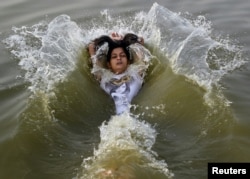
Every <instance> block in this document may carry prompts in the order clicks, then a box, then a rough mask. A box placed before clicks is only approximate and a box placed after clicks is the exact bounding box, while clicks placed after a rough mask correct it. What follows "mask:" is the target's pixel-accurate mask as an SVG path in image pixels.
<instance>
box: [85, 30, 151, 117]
mask: <svg viewBox="0 0 250 179" xmlns="http://www.w3.org/2000/svg"><path fill="white" fill-rule="evenodd" d="M143 44H144V40H143V38H141V37H138V36H137V35H135V34H132V33H128V34H126V35H125V36H124V37H123V36H122V35H119V34H117V33H112V35H111V37H109V36H101V37H99V38H97V39H95V40H93V41H92V42H91V43H90V44H89V45H88V51H89V54H90V56H91V58H90V59H91V63H92V65H93V68H92V73H93V74H94V75H95V77H96V79H97V80H98V81H99V82H100V86H101V88H102V89H103V90H104V91H105V92H106V93H108V94H109V95H110V96H111V97H112V98H113V100H114V103H115V107H116V114H121V113H123V112H129V108H130V104H131V101H132V99H133V98H134V96H136V94H137V93H138V91H139V90H140V89H141V87H142V84H143V79H144V76H145V72H146V69H147V67H148V62H149V60H150V58H151V54H150V52H149V51H148V50H147V49H146V48H145V47H144V46H143Z"/></svg>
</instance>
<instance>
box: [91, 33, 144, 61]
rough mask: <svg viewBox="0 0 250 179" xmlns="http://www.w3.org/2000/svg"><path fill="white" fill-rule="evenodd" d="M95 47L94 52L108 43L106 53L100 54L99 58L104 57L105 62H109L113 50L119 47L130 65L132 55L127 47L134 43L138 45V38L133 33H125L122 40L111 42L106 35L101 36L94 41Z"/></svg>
mask: <svg viewBox="0 0 250 179" xmlns="http://www.w3.org/2000/svg"><path fill="white" fill-rule="evenodd" d="M93 42H94V45H95V48H96V49H95V50H96V51H97V50H98V49H99V48H100V47H101V46H102V45H104V44H105V43H108V51H107V52H102V53H101V54H99V55H100V58H102V57H104V56H105V57H106V61H108V62H109V61H110V59H111V53H112V51H113V50H114V49H115V48H119V47H121V48H122V49H123V51H124V52H125V54H126V56H127V59H128V60H129V61H130V63H132V61H133V59H132V55H131V53H130V50H129V45H131V44H134V43H140V42H139V38H138V36H137V35H135V34H133V33H127V34H126V35H125V36H124V38H123V39H122V40H113V39H111V38H110V37H109V36H107V35H103V36H101V37H99V38H97V39H95V40H94V41H93Z"/></svg>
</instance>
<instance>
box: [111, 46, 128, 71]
mask: <svg viewBox="0 0 250 179" xmlns="http://www.w3.org/2000/svg"><path fill="white" fill-rule="evenodd" d="M128 65H129V63H128V58H127V56H126V54H125V52H124V50H123V49H122V48H121V47H118V48H115V49H113V51H112V52H111V57H110V61H109V62H108V67H109V68H110V69H111V71H113V72H114V73H115V74H121V73H123V72H124V71H126V69H127V67H128Z"/></svg>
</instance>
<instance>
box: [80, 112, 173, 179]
mask: <svg viewBox="0 0 250 179" xmlns="http://www.w3.org/2000/svg"><path fill="white" fill-rule="evenodd" d="M156 135H157V133H156V131H155V129H154V128H153V127H152V126H151V125H150V124H149V123H146V122H145V121H141V120H138V119H136V118H133V117H131V116H130V115H129V114H122V115H120V116H113V117H112V118H111V119H110V120H109V121H108V122H104V123H103V124H102V125H101V127H100V137H101V141H100V143H99V145H98V148H97V149H96V150H94V154H93V156H92V157H89V158H86V159H84V161H83V164H82V167H83V168H82V172H81V173H82V174H79V176H78V178H98V177H99V178H101V177H102V176H103V174H106V173H107V172H108V171H111V173H112V175H113V174H114V173H116V174H117V175H118V173H119V175H124V174H126V173H123V172H124V171H123V170H120V169H121V168H126V167H128V166H130V165H131V164H132V165H133V166H137V167H141V168H144V170H145V169H148V170H154V172H159V173H162V174H164V175H166V176H168V177H170V176H172V173H170V171H169V170H168V168H167V164H166V163H165V162H164V161H162V160H157V153H155V152H154V151H153V150H152V147H153V145H154V143H155V140H156ZM125 172H126V171H125ZM127 172H129V171H127ZM130 172H132V173H130V174H129V175H136V171H133V170H130ZM133 172H134V173H133Z"/></svg>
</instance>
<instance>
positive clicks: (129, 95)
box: [100, 66, 143, 114]
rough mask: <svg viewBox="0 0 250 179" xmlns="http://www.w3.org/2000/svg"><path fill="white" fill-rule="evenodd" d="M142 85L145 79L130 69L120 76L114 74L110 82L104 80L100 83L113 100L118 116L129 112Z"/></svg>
mask: <svg viewBox="0 0 250 179" xmlns="http://www.w3.org/2000/svg"><path fill="white" fill-rule="evenodd" d="M130 67H131V66H129V67H128V68H130ZM129 72H130V73H129ZM142 84H143V77H142V76H141V75H139V73H138V72H134V73H132V72H131V70H130V69H128V70H127V71H126V72H124V73H122V74H119V75H115V74H114V75H113V77H112V78H111V79H110V80H109V81H106V80H105V79H103V78H102V80H101V83H100V85H101V88H102V89H103V90H104V91H105V92H106V93H108V94H109V95H110V96H111V97H112V98H113V100H114V102H115V107H116V114H121V113H123V112H125V111H129V107H130V103H131V101H132V99H133V98H134V97H135V96H136V95H137V93H138V92H139V90H140V89H141V87H142Z"/></svg>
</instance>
